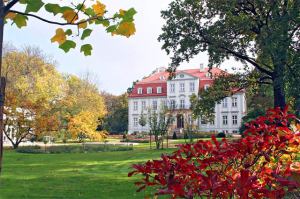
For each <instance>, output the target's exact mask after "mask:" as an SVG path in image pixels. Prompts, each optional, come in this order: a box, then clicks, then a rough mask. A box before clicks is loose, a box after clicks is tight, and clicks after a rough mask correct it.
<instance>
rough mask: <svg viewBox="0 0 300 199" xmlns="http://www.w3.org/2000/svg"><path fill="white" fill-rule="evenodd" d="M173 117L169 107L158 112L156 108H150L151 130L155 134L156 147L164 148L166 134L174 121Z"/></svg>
mask: <svg viewBox="0 0 300 199" xmlns="http://www.w3.org/2000/svg"><path fill="white" fill-rule="evenodd" d="M172 118H173V117H172V116H171V115H170V114H169V113H168V111H167V109H161V110H160V111H159V112H158V113H157V112H156V111H155V110H152V111H151V110H149V125H150V132H151V134H153V135H154V141H155V144H156V149H160V147H162V148H163V140H164V136H165V135H166V133H167V131H168V128H169V126H170V124H171V123H172ZM151 134H150V136H151Z"/></svg>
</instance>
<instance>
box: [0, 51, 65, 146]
mask: <svg viewBox="0 0 300 199" xmlns="http://www.w3.org/2000/svg"><path fill="white" fill-rule="evenodd" d="M3 66H4V67H3V74H4V75H5V78H6V79H7V80H8V81H7V86H6V101H5V108H4V113H5V119H4V125H5V128H4V133H5V135H6V137H7V138H8V139H9V140H10V142H11V144H12V145H13V147H14V148H17V147H18V145H19V144H20V143H21V142H22V141H24V140H28V139H31V138H32V137H33V136H39V135H40V134H41V133H43V132H44V131H52V130H56V129H53V128H55V126H57V125H56V124H57V119H56V117H55V115H52V114H51V115H50V114H48V111H49V109H51V106H53V104H54V103H56V102H57V100H59V99H60V98H61V97H62V95H63V89H62V85H63V84H64V83H63V78H62V76H61V75H60V74H59V73H58V72H57V71H56V69H55V67H54V65H53V64H52V63H49V62H47V61H46V57H45V56H44V55H43V54H41V50H40V49H36V48H32V47H27V48H25V49H24V50H23V51H10V52H7V53H6V54H5V55H4V58H3ZM50 128H51V129H50Z"/></svg>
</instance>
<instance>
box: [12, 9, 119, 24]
mask: <svg viewBox="0 0 300 199" xmlns="http://www.w3.org/2000/svg"><path fill="white" fill-rule="evenodd" d="M10 12H12V13H16V14H21V15H24V16H29V17H33V18H36V19H39V20H41V21H43V22H46V23H49V24H55V25H60V26H69V25H73V26H78V25H80V24H83V23H86V22H89V21H92V20H95V19H98V20H102V21H105V20H113V19H115V17H111V18H103V19H99V16H93V17H90V18H88V19H86V20H83V21H79V22H77V23H68V22H66V23H62V22H56V21H50V20H48V19H45V18H42V17H40V16H37V15H34V14H30V13H24V12H20V11H16V10H10Z"/></svg>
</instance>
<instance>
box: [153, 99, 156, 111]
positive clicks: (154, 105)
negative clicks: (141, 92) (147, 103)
mask: <svg viewBox="0 0 300 199" xmlns="http://www.w3.org/2000/svg"><path fill="white" fill-rule="evenodd" d="M152 109H153V110H157V101H156V100H154V101H152Z"/></svg>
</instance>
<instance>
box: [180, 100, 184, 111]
mask: <svg viewBox="0 0 300 199" xmlns="http://www.w3.org/2000/svg"><path fill="white" fill-rule="evenodd" d="M180 108H181V109H183V108H185V100H184V99H181V100H180Z"/></svg>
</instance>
